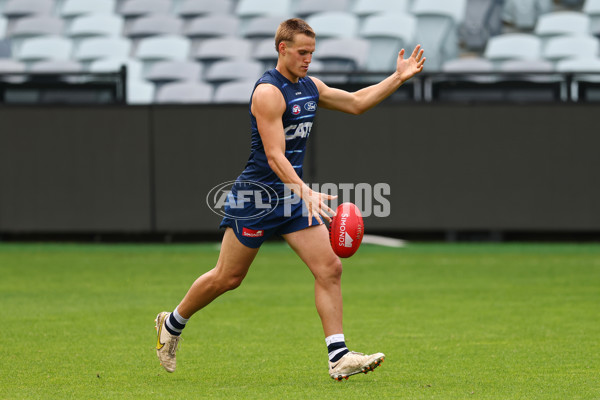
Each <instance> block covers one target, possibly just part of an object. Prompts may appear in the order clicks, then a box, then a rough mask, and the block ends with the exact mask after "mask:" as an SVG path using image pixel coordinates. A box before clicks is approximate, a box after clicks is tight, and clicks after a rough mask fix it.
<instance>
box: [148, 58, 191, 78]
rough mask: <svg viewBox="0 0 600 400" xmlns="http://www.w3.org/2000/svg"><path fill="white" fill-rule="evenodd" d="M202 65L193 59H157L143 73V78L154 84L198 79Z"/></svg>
mask: <svg viewBox="0 0 600 400" xmlns="http://www.w3.org/2000/svg"><path fill="white" fill-rule="evenodd" d="M201 76H202V67H201V66H200V64H199V63H197V62H194V61H159V62H157V63H155V64H154V65H152V66H151V67H150V69H149V70H148V72H147V73H146V74H145V79H146V80H148V81H150V82H153V83H155V84H164V83H169V82H177V81H187V82H196V81H199V80H200V78H201Z"/></svg>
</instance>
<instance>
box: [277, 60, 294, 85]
mask: <svg viewBox="0 0 600 400" xmlns="http://www.w3.org/2000/svg"><path fill="white" fill-rule="evenodd" d="M275 69H276V70H277V72H279V73H280V74H281V75H283V76H284V77H286V78H287V79H288V80H289V81H290V82H292V83H298V80H299V79H300V77H298V76H296V75H294V74H292V73H291V72H290V71H289V70H288V69H287V68H285V67H283V66H281V64H277V66H276V67H275Z"/></svg>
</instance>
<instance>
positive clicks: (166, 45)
mask: <svg viewBox="0 0 600 400" xmlns="http://www.w3.org/2000/svg"><path fill="white" fill-rule="evenodd" d="M190 47H191V43H190V40H189V39H188V38H186V37H183V36H177V35H164V36H162V35H161V36H153V37H149V38H144V39H141V40H140V42H139V44H138V46H137V48H136V50H135V52H134V53H135V54H134V55H135V58H137V59H139V60H141V61H160V60H173V61H183V60H186V59H188V56H189V54H190Z"/></svg>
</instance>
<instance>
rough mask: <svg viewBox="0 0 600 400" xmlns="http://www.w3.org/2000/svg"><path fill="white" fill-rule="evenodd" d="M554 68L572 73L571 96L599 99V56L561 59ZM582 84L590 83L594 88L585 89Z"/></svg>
mask: <svg viewBox="0 0 600 400" xmlns="http://www.w3.org/2000/svg"><path fill="white" fill-rule="evenodd" d="M556 70H557V71H560V72H565V73H574V75H573V79H572V81H571V98H572V100H574V101H579V100H580V99H584V100H588V101H589V100H591V101H600V93H599V91H598V86H599V85H600V58H572V59H565V60H561V61H559V62H558V63H557V65H556ZM582 83H583V84H589V83H592V84H594V85H595V88H594V89H592V90H586V89H585V88H584V87H582Z"/></svg>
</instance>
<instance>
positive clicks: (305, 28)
mask: <svg viewBox="0 0 600 400" xmlns="http://www.w3.org/2000/svg"><path fill="white" fill-rule="evenodd" d="M298 34H303V35H306V36H308V37H311V38H313V39H314V37H315V36H316V35H315V31H313V29H312V28H311V27H310V25H308V24H307V23H306V21H304V20H303V19H300V18H290V19H288V20H285V21H283V22H282V23H281V24H279V27H278V28H277V33H275V50H277V53H279V43H281V42H283V41H287V42H293V41H294V37H295V36H296V35H298Z"/></svg>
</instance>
